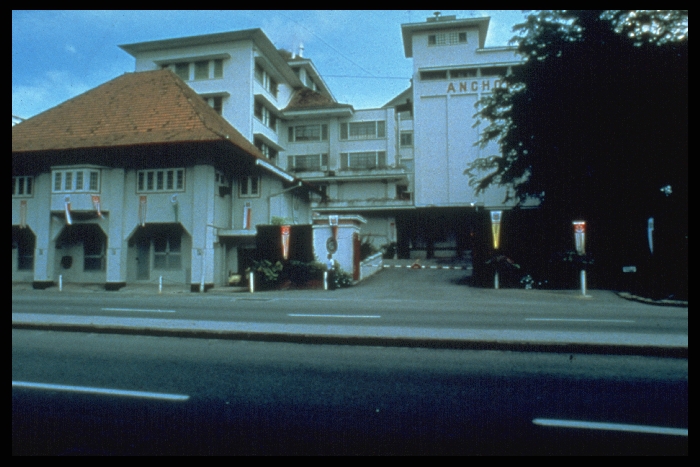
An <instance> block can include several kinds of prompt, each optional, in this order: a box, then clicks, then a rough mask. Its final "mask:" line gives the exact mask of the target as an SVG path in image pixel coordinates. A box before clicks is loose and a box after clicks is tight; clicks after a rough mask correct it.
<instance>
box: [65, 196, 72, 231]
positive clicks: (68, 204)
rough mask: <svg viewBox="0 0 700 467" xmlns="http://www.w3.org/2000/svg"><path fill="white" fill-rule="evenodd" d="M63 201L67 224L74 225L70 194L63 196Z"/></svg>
mask: <svg viewBox="0 0 700 467" xmlns="http://www.w3.org/2000/svg"><path fill="white" fill-rule="evenodd" d="M63 203H64V204H65V210H66V224H68V225H73V218H72V217H71V215H70V196H66V197H65V198H63Z"/></svg>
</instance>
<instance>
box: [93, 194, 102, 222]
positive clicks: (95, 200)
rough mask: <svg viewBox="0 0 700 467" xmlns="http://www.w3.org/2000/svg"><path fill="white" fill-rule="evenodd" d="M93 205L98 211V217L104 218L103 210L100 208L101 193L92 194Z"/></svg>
mask: <svg viewBox="0 0 700 467" xmlns="http://www.w3.org/2000/svg"><path fill="white" fill-rule="evenodd" d="M92 207H93V208H95V211H97V217H99V218H100V219H102V210H101V209H100V197H99V195H92Z"/></svg>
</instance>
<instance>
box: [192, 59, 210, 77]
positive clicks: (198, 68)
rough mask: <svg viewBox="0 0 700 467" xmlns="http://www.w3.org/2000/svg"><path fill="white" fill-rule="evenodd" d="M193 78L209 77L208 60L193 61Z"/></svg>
mask: <svg viewBox="0 0 700 467" xmlns="http://www.w3.org/2000/svg"><path fill="white" fill-rule="evenodd" d="M194 79H209V61H208V60H201V61H198V62H194Z"/></svg>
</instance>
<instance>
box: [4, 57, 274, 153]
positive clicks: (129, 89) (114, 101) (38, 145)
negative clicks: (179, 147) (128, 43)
mask: <svg viewBox="0 0 700 467" xmlns="http://www.w3.org/2000/svg"><path fill="white" fill-rule="evenodd" d="M217 140H229V141H230V142H231V143H232V144H233V145H235V146H236V147H238V148H240V149H242V150H243V151H244V152H247V153H249V154H250V155H252V156H254V157H259V158H262V159H264V157H263V156H262V154H261V153H260V152H259V151H258V149H257V148H256V147H255V146H254V145H253V144H252V143H250V142H249V141H248V140H247V139H245V138H244V137H243V135H241V134H240V133H239V132H238V131H237V130H236V129H235V128H234V127H233V126H231V124H229V123H228V122H227V121H226V120H225V119H224V118H223V117H221V116H219V115H218V114H217V113H216V112H215V111H214V109H212V108H211V107H209V105H207V103H206V102H205V101H204V99H202V98H201V97H200V96H198V95H197V94H196V93H195V92H194V91H193V90H192V89H191V88H190V87H188V86H187V85H186V84H185V83H184V82H183V81H182V80H181V79H180V78H179V77H178V76H177V75H175V74H174V73H173V72H171V71H170V70H157V71H147V72H139V73H126V74H124V75H122V76H119V77H118V78H115V79H113V80H111V81H108V82H106V83H105V84H103V85H101V86H98V87H96V88H94V89H91V90H90V91H87V92H86V93H84V94H81V95H79V96H76V97H74V98H72V99H70V100H68V101H66V102H64V103H62V104H59V105H57V106H56V107H53V108H51V109H49V110H47V111H45V112H43V113H41V114H39V115H36V116H34V117H32V118H30V119H27V120H26V121H24V122H22V123H20V124H18V125H15V126H13V127H12V151H13V152H30V151H45V150H61V149H77V148H93V147H112V146H129V145H140V144H154V143H176V142H194V141H217Z"/></svg>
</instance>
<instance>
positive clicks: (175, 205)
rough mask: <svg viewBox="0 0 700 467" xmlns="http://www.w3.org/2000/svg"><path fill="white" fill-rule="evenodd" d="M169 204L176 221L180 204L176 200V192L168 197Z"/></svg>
mask: <svg viewBox="0 0 700 467" xmlns="http://www.w3.org/2000/svg"><path fill="white" fill-rule="evenodd" d="M170 204H172V206H173V213H174V214H175V222H178V217H179V214H180V206H179V203H178V201H177V194H174V195H172V196H171V197H170Z"/></svg>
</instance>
